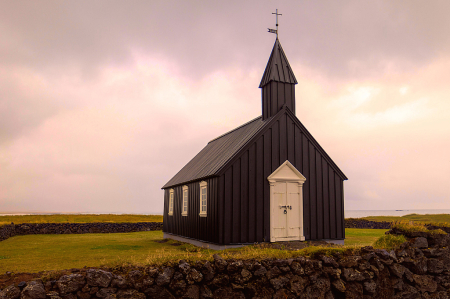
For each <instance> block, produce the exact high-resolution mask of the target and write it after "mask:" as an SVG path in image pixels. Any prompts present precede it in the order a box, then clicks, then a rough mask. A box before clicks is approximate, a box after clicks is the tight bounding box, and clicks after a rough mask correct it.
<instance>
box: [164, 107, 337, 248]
mask: <svg viewBox="0 0 450 299" xmlns="http://www.w3.org/2000/svg"><path fill="white" fill-rule="evenodd" d="M293 117H294V118H295V116H292V114H288V113H284V114H282V115H281V116H280V117H278V118H277V119H274V120H273V121H272V124H271V125H270V126H269V127H268V128H266V129H265V130H263V131H262V132H260V133H259V134H258V135H256V136H255V138H254V139H253V140H252V141H251V142H250V143H249V144H247V145H246V146H245V147H244V148H243V150H242V151H241V152H240V153H239V154H238V155H237V156H235V157H234V158H233V159H232V160H231V161H230V163H229V164H227V167H225V168H224V169H223V170H222V171H221V172H220V173H219V174H218V177H215V178H208V179H205V181H206V182H207V183H208V216H207V217H199V213H200V186H199V183H200V181H201V180H200V181H196V182H193V183H188V184H186V185H187V186H188V187H189V208H188V216H186V217H184V216H181V208H182V200H183V199H182V188H183V185H180V186H176V187H174V188H173V189H174V213H173V216H168V204H169V192H170V189H165V192H164V225H163V230H164V232H168V233H172V234H175V235H180V236H184V237H187V238H193V239H198V240H202V241H206V242H212V243H216V244H221V245H227V244H246V243H254V242H264V241H269V240H270V222H269V221H270V185H269V182H268V180H267V177H268V176H269V175H270V174H272V173H273V172H274V171H275V170H276V169H277V168H278V167H279V166H280V165H281V164H282V163H284V162H285V161H286V160H289V161H290V162H291V163H292V164H293V165H294V166H295V167H296V168H297V169H298V170H299V171H300V172H301V173H302V174H303V175H304V176H305V177H306V182H305V184H304V185H303V211H304V215H303V218H304V219H303V220H304V223H303V224H304V234H305V238H306V239H307V240H319V239H343V238H344V237H345V231H344V230H345V228H344V225H343V219H344V193H343V192H344V190H343V179H342V177H340V176H339V174H338V173H336V171H335V169H334V168H333V166H332V165H330V163H329V160H328V159H329V158H327V157H325V156H324V155H323V154H322V153H323V152H321V151H320V150H319V149H318V148H317V147H316V145H315V143H314V142H313V141H312V140H311V137H309V136H310V135H308V134H309V133H307V132H305V131H304V129H302V127H301V126H299V125H298V124H297V123H296V121H294V119H293Z"/></svg>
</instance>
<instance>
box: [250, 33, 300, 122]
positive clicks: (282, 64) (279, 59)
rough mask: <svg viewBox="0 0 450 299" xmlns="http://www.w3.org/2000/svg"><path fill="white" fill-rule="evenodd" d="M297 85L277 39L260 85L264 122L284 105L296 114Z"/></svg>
mask: <svg viewBox="0 0 450 299" xmlns="http://www.w3.org/2000/svg"><path fill="white" fill-rule="evenodd" d="M295 84H297V80H296V79H295V76H294V73H293V72H292V69H291V66H290V65H289V62H288V60H287V58H286V55H285V54H284V51H283V48H282V47H281V44H280V41H279V40H278V37H277V39H276V40H275V44H274V46H273V49H272V53H271V54H270V58H269V62H268V63H267V66H266V70H265V71H264V75H263V77H262V79H261V83H260V84H259V88H261V96H262V119H263V120H266V119H267V118H269V117H271V116H273V115H275V114H276V113H277V112H278V111H280V109H281V108H282V107H283V106H284V105H286V106H287V107H288V108H289V109H290V110H291V111H292V112H293V113H294V114H295V88H294V86H295Z"/></svg>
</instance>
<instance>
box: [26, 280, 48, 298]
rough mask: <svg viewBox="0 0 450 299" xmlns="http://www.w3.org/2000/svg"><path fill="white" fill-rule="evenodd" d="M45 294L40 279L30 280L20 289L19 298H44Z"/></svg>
mask: <svg viewBox="0 0 450 299" xmlns="http://www.w3.org/2000/svg"><path fill="white" fill-rule="evenodd" d="M46 296H47V294H46V292H45V289H44V285H43V284H42V282H41V281H30V282H28V283H27V286H26V287H25V288H24V289H23V290H22V294H21V299H45V298H46Z"/></svg>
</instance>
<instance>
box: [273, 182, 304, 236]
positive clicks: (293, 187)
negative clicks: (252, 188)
mask: <svg viewBox="0 0 450 299" xmlns="http://www.w3.org/2000/svg"><path fill="white" fill-rule="evenodd" d="M273 190H274V194H273V196H274V199H275V200H274V206H273V209H272V213H274V216H275V217H274V222H275V223H274V226H273V237H274V238H276V239H277V241H280V240H281V238H289V239H292V238H294V239H295V238H297V239H298V237H299V236H300V217H299V216H300V207H299V203H300V197H299V187H298V183H291V182H277V183H275V185H274V188H273Z"/></svg>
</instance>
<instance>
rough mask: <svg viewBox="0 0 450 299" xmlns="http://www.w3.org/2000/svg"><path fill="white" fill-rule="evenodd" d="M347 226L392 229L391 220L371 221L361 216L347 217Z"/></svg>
mask: <svg viewBox="0 0 450 299" xmlns="http://www.w3.org/2000/svg"><path fill="white" fill-rule="evenodd" d="M345 228H377V229H390V228H391V222H386V221H380V222H378V221H370V220H365V219H361V218H347V219H345Z"/></svg>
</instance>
